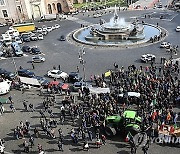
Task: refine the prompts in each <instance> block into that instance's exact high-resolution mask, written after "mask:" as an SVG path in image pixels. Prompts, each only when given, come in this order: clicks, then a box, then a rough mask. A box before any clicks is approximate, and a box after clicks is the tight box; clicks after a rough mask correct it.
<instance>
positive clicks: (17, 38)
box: [14, 36, 22, 44]
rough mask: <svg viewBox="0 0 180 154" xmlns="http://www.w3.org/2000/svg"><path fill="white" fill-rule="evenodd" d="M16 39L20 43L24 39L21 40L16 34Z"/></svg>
mask: <svg viewBox="0 0 180 154" xmlns="http://www.w3.org/2000/svg"><path fill="white" fill-rule="evenodd" d="M14 40H15V42H17V43H18V44H22V40H21V39H20V38H19V37H18V36H16V37H15V38H14Z"/></svg>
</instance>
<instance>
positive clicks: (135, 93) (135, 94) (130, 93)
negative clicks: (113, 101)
mask: <svg viewBox="0 0 180 154" xmlns="http://www.w3.org/2000/svg"><path fill="white" fill-rule="evenodd" d="M124 95H125V94H119V96H120V97H123V96H124ZM140 95H141V94H140V93H137V92H128V96H132V97H140Z"/></svg>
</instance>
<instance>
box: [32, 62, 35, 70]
mask: <svg viewBox="0 0 180 154" xmlns="http://www.w3.org/2000/svg"><path fill="white" fill-rule="evenodd" d="M32 69H33V70H34V69H35V66H34V62H32Z"/></svg>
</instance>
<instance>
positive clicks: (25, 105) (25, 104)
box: [23, 100, 28, 111]
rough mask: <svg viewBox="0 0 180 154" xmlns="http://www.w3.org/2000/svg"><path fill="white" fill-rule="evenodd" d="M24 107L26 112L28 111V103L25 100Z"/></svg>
mask: <svg viewBox="0 0 180 154" xmlns="http://www.w3.org/2000/svg"><path fill="white" fill-rule="evenodd" d="M23 106H24V110H25V111H28V106H27V103H26V101H25V100H24V101H23Z"/></svg>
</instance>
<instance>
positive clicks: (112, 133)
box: [105, 126, 116, 137]
mask: <svg viewBox="0 0 180 154" xmlns="http://www.w3.org/2000/svg"><path fill="white" fill-rule="evenodd" d="M105 133H106V135H107V136H108V137H112V136H115V135H116V129H115V128H114V127H112V126H106V127H105Z"/></svg>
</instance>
